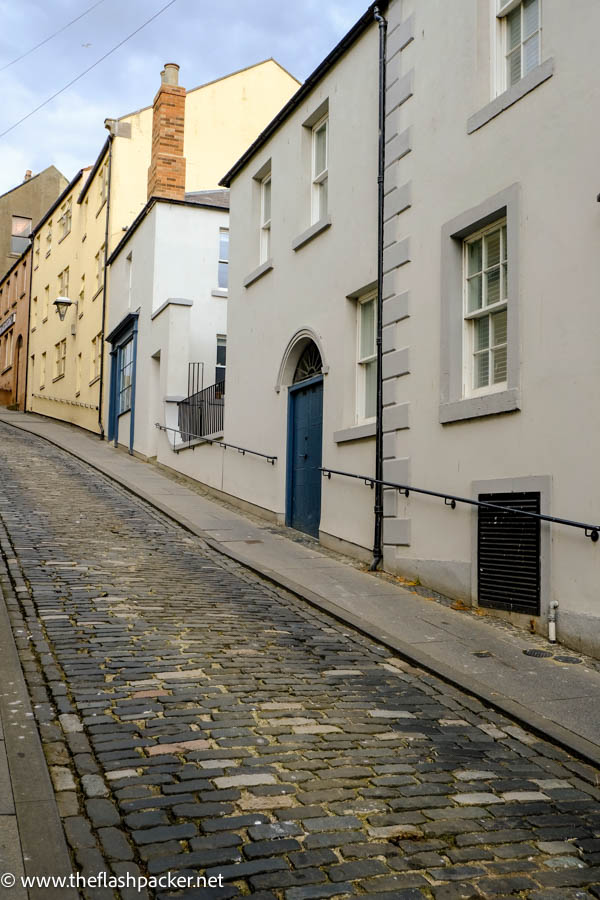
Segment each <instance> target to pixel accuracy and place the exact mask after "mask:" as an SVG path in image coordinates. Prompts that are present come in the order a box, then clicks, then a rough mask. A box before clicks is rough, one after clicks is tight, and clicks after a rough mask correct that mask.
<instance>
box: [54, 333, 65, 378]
mask: <svg viewBox="0 0 600 900" xmlns="http://www.w3.org/2000/svg"><path fill="white" fill-rule="evenodd" d="M66 359H67V339H66V338H63V340H62V341H59V342H58V344H55V345H54V377H55V378H61V377H62V376H63V375H64V374H65V363H66Z"/></svg>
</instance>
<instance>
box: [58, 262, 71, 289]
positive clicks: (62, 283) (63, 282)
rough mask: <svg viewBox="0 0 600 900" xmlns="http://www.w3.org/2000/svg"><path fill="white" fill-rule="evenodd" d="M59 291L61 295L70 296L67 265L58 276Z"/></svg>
mask: <svg viewBox="0 0 600 900" xmlns="http://www.w3.org/2000/svg"><path fill="white" fill-rule="evenodd" d="M58 293H59V296H61V297H68V296H69V267H68V266H67V267H66V268H65V269H63V270H62V272H61V273H60V274H59V276H58Z"/></svg>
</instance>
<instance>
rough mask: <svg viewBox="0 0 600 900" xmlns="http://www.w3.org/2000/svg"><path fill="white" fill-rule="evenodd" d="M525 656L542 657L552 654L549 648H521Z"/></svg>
mask: <svg viewBox="0 0 600 900" xmlns="http://www.w3.org/2000/svg"><path fill="white" fill-rule="evenodd" d="M523 653H524V654H525V656H536V657H538V658H539V659H543V658H545V657H548V656H552V654H551V652H550V651H549V650H523Z"/></svg>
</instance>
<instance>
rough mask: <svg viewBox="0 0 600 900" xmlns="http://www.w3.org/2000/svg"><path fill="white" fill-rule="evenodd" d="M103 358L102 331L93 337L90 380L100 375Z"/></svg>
mask: <svg viewBox="0 0 600 900" xmlns="http://www.w3.org/2000/svg"><path fill="white" fill-rule="evenodd" d="M101 359H102V332H100V333H99V334H97V335H96V337H95V338H92V355H91V358H90V363H91V365H90V381H95V380H96V378H99V377H100V360H101Z"/></svg>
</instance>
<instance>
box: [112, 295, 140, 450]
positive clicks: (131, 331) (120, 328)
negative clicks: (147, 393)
mask: <svg viewBox="0 0 600 900" xmlns="http://www.w3.org/2000/svg"><path fill="white" fill-rule="evenodd" d="M137 336H138V313H136V312H135V313H128V314H127V315H126V316H125V318H124V319H123V320H122V321H121V322H119V324H118V325H117V327H116V328H114V329H113V330H112V331H111V333H110V334H109V335H108V337H107V338H106V341H107V343H109V344H111V345H112V350H111V351H110V387H109V403H108V440H109V441H116V440H117V439H118V436H119V427H118V426H119V416H120V415H124V414H125V413H120V412H119V372H120V369H121V365H120V363H121V354H122V352H123V348H124V346H125V345H126V344H128V343H129V341H133V354H132V368H131V406H130V408H129V410H126V412H130V419H129V447H128V449H129V453H130V455H133V442H134V439H135V387H136V370H137Z"/></svg>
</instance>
